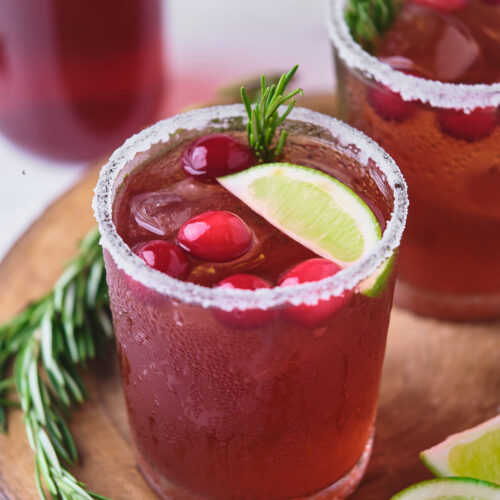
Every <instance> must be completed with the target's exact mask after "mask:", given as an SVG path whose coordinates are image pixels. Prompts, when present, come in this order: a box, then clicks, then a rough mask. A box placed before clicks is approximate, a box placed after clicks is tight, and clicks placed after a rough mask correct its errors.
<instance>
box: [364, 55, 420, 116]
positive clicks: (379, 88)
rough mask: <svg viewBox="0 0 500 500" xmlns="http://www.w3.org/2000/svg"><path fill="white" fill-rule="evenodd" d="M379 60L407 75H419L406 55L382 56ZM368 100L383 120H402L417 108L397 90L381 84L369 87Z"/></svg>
mask: <svg viewBox="0 0 500 500" xmlns="http://www.w3.org/2000/svg"><path fill="white" fill-rule="evenodd" d="M380 61H382V62H385V63H386V64H388V65H389V66H391V67H392V68H393V69H395V70H398V71H401V72H402V73H405V74H407V75H413V76H420V75H419V74H418V72H417V71H415V69H414V68H413V63H412V62H411V61H410V60H409V59H407V58H406V57H398V56H396V57H383V58H380ZM368 101H369V102H370V105H371V106H372V108H373V109H374V110H375V111H376V112H377V114H378V115H379V116H380V117H381V118H383V119H384V120H392V121H397V122H402V121H403V120H405V119H406V118H409V117H410V116H411V115H412V114H413V113H414V112H415V111H416V109H417V105H416V103H415V102H413V101H405V100H404V99H403V98H402V97H401V96H400V95H399V94H398V93H397V92H393V91H392V90H391V89H390V88H389V87H387V86H386V85H382V84H376V85H375V86H372V87H370V89H369V91H368Z"/></svg>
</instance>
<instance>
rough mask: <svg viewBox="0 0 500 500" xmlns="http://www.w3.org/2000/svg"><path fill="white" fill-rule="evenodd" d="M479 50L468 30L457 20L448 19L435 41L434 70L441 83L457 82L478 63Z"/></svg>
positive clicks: (479, 57)
mask: <svg viewBox="0 0 500 500" xmlns="http://www.w3.org/2000/svg"><path fill="white" fill-rule="evenodd" d="M480 59H481V48H480V46H479V44H478V43H477V41H476V40H475V39H474V37H473V36H472V34H471V33H470V30H469V29H468V28H467V26H465V24H463V23H462V22H461V21H459V20H458V19H453V20H451V19H449V20H448V22H447V23H446V24H445V25H444V26H443V29H442V31H441V36H440V37H439V39H438V40H437V41H436V49H435V58H434V68H435V71H436V77H437V79H438V80H441V81H449V82H450V81H451V82H453V81H459V80H461V79H462V78H463V77H464V75H465V74H466V73H467V71H469V70H470V69H471V68H472V66H474V65H475V64H477V63H479V62H480Z"/></svg>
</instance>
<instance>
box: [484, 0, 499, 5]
mask: <svg viewBox="0 0 500 500" xmlns="http://www.w3.org/2000/svg"><path fill="white" fill-rule="evenodd" d="M483 2H484V3H489V4H490V5H500V0H483Z"/></svg>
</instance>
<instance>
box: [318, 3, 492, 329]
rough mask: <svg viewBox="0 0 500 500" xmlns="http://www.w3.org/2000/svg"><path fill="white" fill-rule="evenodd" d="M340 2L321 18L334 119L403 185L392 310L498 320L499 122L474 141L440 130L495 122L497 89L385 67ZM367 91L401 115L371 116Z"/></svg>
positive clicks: (373, 111)
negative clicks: (405, 207) (453, 118)
mask: <svg viewBox="0 0 500 500" xmlns="http://www.w3.org/2000/svg"><path fill="white" fill-rule="evenodd" d="M345 5H346V1H345V0H329V2H328V7H329V8H328V19H327V22H328V27H329V32H330V38H331V41H332V44H333V47H334V50H335V63H336V69H337V79H338V87H337V89H338V95H339V106H340V116H341V117H342V118H343V119H344V120H346V121H347V122H348V123H350V124H351V125H352V126H354V127H356V128H358V129H360V130H362V131H363V132H365V133H366V134H367V135H368V136H370V137H371V138H373V139H374V140H375V141H377V142H378V143H379V144H380V145H381V146H382V147H383V148H384V149H385V150H386V151H387V152H388V153H389V154H390V155H391V156H392V157H393V158H394V159H395V161H396V162H397V164H398V166H399V167H400V168H401V170H402V172H403V174H404V176H405V179H406V181H407V182H408V192H409V197H410V202H411V209H410V212H409V217H408V226H407V230H406V231H405V237H404V239H403V242H402V245H401V256H400V263H399V274H398V283H397V286H396V298H395V300H396V304H397V305H401V306H403V307H406V308H409V309H412V310H413V311H415V312H417V313H421V314H425V315H431V316H437V317H441V318H449V319H455V320H466V319H480V318H492V317H497V316H500V258H499V255H500V124H499V123H497V125H496V126H495V128H494V129H493V130H492V131H488V133H487V134H482V131H481V130H480V129H478V130H476V131H475V132H476V133H474V134H470V135H472V136H476V138H475V139H473V140H472V137H471V138H470V139H469V140H466V139H463V138H458V137H455V136H453V135H452V134H451V133H449V131H448V130H447V129H446V126H445V125H446V120H447V118H448V117H449V115H459V116H458V117H459V118H460V119H461V120H462V122H463V123H466V121H467V117H468V115H469V114H472V122H471V126H473V124H472V123H479V124H480V123H481V122H483V121H484V120H482V118H481V115H483V114H487V115H489V116H488V117H487V118H488V122H490V121H491V114H492V112H493V113H495V112H496V113H497V116H498V109H497V108H498V106H499V104H500V83H495V84H489V85H487V84H474V85H472V84H470V85H466V84H453V83H442V82H438V81H432V80H426V79H423V78H418V77H415V76H412V75H409V74H406V73H404V72H402V71H398V70H396V69H393V68H391V67H390V66H389V65H387V64H385V63H383V62H381V61H379V60H378V59H377V58H376V57H373V56H371V55H370V54H369V53H367V52H365V51H364V50H363V49H362V48H361V46H360V45H358V44H357V43H356V42H355V41H354V40H353V39H352V37H351V35H350V33H349V29H348V27H347V25H346V23H345V21H344V8H345ZM450 57H452V55H450ZM373 92H381V93H384V94H391V96H394V94H397V96H398V97H401V98H402V99H404V101H406V102H407V107H406V108H405V109H407V110H408V113H407V116H406V117H405V118H404V119H403V118H402V119H399V120H396V119H388V118H387V116H383V113H380V111H379V112H377V110H376V109H375V107H374V106H373V105H372V102H373V100H372V98H371V95H372V93H373ZM388 97H389V96H388ZM389 99H390V97H389ZM464 126H467V125H466V124H465V125H464ZM478 127H480V125H478Z"/></svg>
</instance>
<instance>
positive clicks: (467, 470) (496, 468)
mask: <svg viewBox="0 0 500 500" xmlns="http://www.w3.org/2000/svg"><path fill="white" fill-rule="evenodd" d="M420 458H421V459H422V461H423V462H424V464H425V465H426V466H427V467H428V468H429V469H430V470H431V471H432V472H433V473H434V474H435V475H436V476H460V477H473V478H476V479H483V480H485V481H490V482H492V483H498V484H500V415H498V416H496V417H494V418H492V419H490V420H487V421H486V422H483V423H482V424H480V425H478V426H477V427H473V428H472V429H468V430H466V431H463V432H460V433H459V434H453V435H452V436H450V437H448V438H447V439H446V440H444V441H443V442H442V443H440V444H438V445H436V446H434V447H432V448H429V449H428V450H425V451H423V452H422V453H421V454H420Z"/></svg>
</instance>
